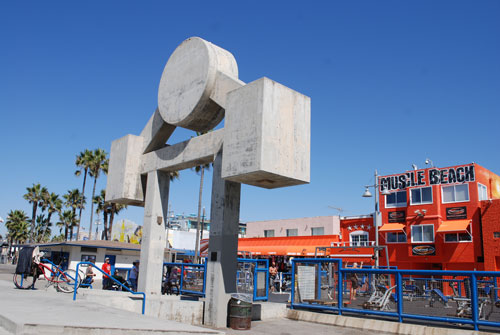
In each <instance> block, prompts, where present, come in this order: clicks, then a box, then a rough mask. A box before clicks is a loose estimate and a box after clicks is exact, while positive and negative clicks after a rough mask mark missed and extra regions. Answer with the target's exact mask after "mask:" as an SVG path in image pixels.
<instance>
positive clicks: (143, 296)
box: [73, 262, 146, 314]
mask: <svg viewBox="0 0 500 335" xmlns="http://www.w3.org/2000/svg"><path fill="white" fill-rule="evenodd" d="M83 264H85V265H92V266H93V267H94V269H95V270H97V271H99V272H101V273H102V274H103V275H105V276H107V277H108V279H111V280H112V281H114V282H115V283H116V284H118V285H119V286H121V288H122V290H125V291H127V292H129V293H132V294H134V295H135V294H140V295H142V314H144V312H145V310H146V293H144V292H134V291H132V290H131V289H130V288H128V287H127V286H125V285H123V284H122V283H120V282H119V281H118V280H116V279H115V278H113V277H112V276H111V275H109V274H107V273H106V272H104V271H103V270H102V269H100V268H98V267H97V266H95V264H94V263H91V262H80V263H78V264H76V273H79V272H78V270H79V268H80V265H83ZM77 290H78V282H77V281H75V291H74V293H73V301H74V300H76V293H77Z"/></svg>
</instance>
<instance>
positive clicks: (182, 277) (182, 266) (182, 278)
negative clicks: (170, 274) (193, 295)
mask: <svg viewBox="0 0 500 335" xmlns="http://www.w3.org/2000/svg"><path fill="white" fill-rule="evenodd" d="M183 284H184V263H182V264H181V281H180V283H179V291H180V292H179V294H180V295H182V291H184V287H182V285H183Z"/></svg>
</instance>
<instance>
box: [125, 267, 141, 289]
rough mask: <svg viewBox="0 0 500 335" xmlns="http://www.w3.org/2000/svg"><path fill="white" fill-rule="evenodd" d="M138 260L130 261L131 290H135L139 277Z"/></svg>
mask: <svg viewBox="0 0 500 335" xmlns="http://www.w3.org/2000/svg"><path fill="white" fill-rule="evenodd" d="M139 264H140V262H139V260H136V261H135V262H133V263H132V265H133V266H132V270H130V276H129V277H128V278H129V279H130V284H132V291H134V292H137V280H138V279H139Z"/></svg>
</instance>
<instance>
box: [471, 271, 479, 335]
mask: <svg viewBox="0 0 500 335" xmlns="http://www.w3.org/2000/svg"><path fill="white" fill-rule="evenodd" d="M470 279H471V281H470V284H471V292H470V300H471V308H472V321H473V322H474V330H479V327H478V325H477V321H478V320H479V315H478V310H477V308H478V305H477V298H478V297H477V278H476V274H475V273H473V274H471V276H470Z"/></svg>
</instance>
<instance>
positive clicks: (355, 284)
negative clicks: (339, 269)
mask: <svg viewBox="0 0 500 335" xmlns="http://www.w3.org/2000/svg"><path fill="white" fill-rule="evenodd" d="M346 267H347V263H346ZM362 267H363V262H361V265H360V266H359V267H358V263H354V264H353V265H352V268H353V269H358V268H359V269H360V268H362ZM349 280H350V281H351V290H350V293H351V299H352V300H356V293H357V290H358V287H359V278H358V275H357V273H352V272H351V274H350V277H349Z"/></svg>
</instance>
